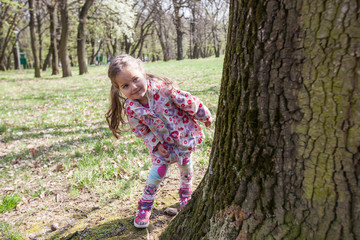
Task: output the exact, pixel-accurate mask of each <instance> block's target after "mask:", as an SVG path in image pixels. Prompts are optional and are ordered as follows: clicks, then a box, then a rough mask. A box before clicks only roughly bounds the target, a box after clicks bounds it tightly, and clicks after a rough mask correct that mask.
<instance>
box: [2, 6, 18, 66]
mask: <svg viewBox="0 0 360 240" xmlns="http://www.w3.org/2000/svg"><path fill="white" fill-rule="evenodd" d="M0 17H1V19H0V70H2V71H5V70H6V65H5V63H4V60H5V55H6V49H7V46H8V44H9V43H10V41H11V39H12V38H13V34H14V30H15V28H16V24H17V21H18V10H17V4H16V3H11V2H7V1H5V2H3V3H1V4H0ZM6 26H7V27H6Z"/></svg>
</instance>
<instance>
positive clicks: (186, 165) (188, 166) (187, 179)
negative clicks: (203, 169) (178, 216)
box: [178, 156, 193, 210]
mask: <svg viewBox="0 0 360 240" xmlns="http://www.w3.org/2000/svg"><path fill="white" fill-rule="evenodd" d="M178 166H179V169H180V190H179V196H180V210H182V209H183V208H184V207H185V205H186V204H187V203H188V201H189V200H190V198H191V193H192V190H191V189H192V174H193V169H192V162H191V158H190V156H189V157H188V158H184V159H183V161H182V164H180V163H178Z"/></svg>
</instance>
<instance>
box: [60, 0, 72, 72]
mask: <svg viewBox="0 0 360 240" xmlns="http://www.w3.org/2000/svg"><path fill="white" fill-rule="evenodd" d="M59 7H60V14H61V35H60V44H59V53H60V61H61V68H62V73H63V77H70V76H71V75H72V74H71V68H70V61H69V55H68V38H69V13H68V5H67V0H61V2H60V6H59Z"/></svg>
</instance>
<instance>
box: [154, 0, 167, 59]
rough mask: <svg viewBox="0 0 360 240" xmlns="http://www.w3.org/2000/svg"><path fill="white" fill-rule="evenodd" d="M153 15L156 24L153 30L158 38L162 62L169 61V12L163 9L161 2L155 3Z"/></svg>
mask: <svg viewBox="0 0 360 240" xmlns="http://www.w3.org/2000/svg"><path fill="white" fill-rule="evenodd" d="M154 4H155V11H156V13H155V15H154V19H155V22H156V25H155V30H156V35H157V36H158V38H159V41H160V46H161V50H162V52H163V60H164V61H169V60H170V43H169V40H170V26H169V22H170V21H169V16H168V13H169V10H170V8H166V7H165V9H164V6H163V3H162V1H155V3H154Z"/></svg>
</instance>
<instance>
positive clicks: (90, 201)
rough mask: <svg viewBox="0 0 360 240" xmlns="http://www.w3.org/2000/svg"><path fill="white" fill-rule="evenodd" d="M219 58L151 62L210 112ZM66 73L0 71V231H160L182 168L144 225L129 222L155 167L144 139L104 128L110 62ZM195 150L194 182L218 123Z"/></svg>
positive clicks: (41, 234)
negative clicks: (138, 226) (84, 71)
mask: <svg viewBox="0 0 360 240" xmlns="http://www.w3.org/2000/svg"><path fill="white" fill-rule="evenodd" d="M222 62H223V58H208V59H198V60H183V61H169V62H166V63H164V62H155V63H148V64H146V65H145V67H146V69H147V71H148V72H150V73H153V74H157V75H162V76H167V77H170V78H172V79H174V80H175V81H176V82H177V83H178V85H179V87H180V88H181V89H182V90H185V91H188V92H190V93H191V94H193V95H195V96H197V97H199V98H200V99H201V100H202V101H203V102H204V103H205V104H206V105H207V106H208V107H209V109H210V111H211V112H212V114H213V117H214V118H215V116H216V110H217V101H218V95H219V89H220V80H221V71H222ZM72 70H73V74H74V76H73V77H69V78H62V77H61V76H52V75H51V72H50V71H48V72H42V77H41V78H34V76H33V75H34V72H33V70H32V69H30V70H21V71H14V70H13V71H7V72H1V73H0V100H1V101H0V102H1V104H0V239H106V238H108V239H147V238H148V235H149V239H156V237H157V235H158V234H159V233H160V232H161V231H162V229H164V228H165V227H166V225H167V224H168V223H169V221H170V220H171V219H172V217H171V216H169V215H167V214H166V213H165V212H164V210H165V209H166V208H167V207H175V208H177V207H178V206H179V203H178V185H179V180H178V170H177V166H176V165H173V166H172V167H171V168H170V171H169V174H168V176H167V178H166V179H165V180H164V182H163V184H162V185H161V189H160V191H159V193H158V197H157V201H156V202H155V207H154V211H153V215H152V219H151V225H150V227H149V228H148V231H147V230H138V229H135V227H133V224H132V222H133V218H134V215H135V212H136V205H137V201H138V199H139V198H140V196H141V193H142V190H143V187H144V183H145V180H146V177H147V174H148V171H149V169H150V167H151V161H150V158H149V153H148V152H147V149H146V147H145V145H144V144H143V142H142V140H141V139H139V138H136V137H135V136H134V135H133V134H132V133H131V132H123V133H122V134H121V137H120V138H119V139H115V138H114V137H113V136H112V134H111V132H110V130H109V129H108V127H107V123H106V120H105V117H104V115H105V113H106V111H107V108H108V106H109V90H110V81H109V79H107V77H106V71H107V66H94V67H90V68H89V71H90V73H89V74H86V75H80V76H79V75H76V72H77V69H76V68H74V69H72ZM201 126H202V128H203V130H204V133H205V136H206V140H205V141H203V143H201V145H199V146H198V148H197V150H196V151H195V153H194V154H193V162H194V167H195V168H194V170H195V174H194V176H195V184H194V185H195V187H196V186H197V184H198V183H199V182H200V181H201V179H202V177H203V174H204V172H205V171H206V168H207V164H208V159H209V154H210V148H211V145H212V137H213V135H214V127H213V126H212V127H210V128H205V127H204V125H203V124H201Z"/></svg>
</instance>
